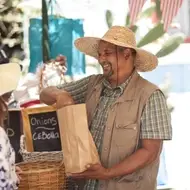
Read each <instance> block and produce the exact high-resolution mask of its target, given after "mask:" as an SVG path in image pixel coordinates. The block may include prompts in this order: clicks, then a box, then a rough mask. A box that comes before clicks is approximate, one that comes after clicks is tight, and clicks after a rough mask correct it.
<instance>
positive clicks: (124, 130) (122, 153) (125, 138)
mask: <svg viewBox="0 0 190 190" xmlns="http://www.w3.org/2000/svg"><path fill="white" fill-rule="evenodd" d="M137 136H138V125H137V124H136V123H130V124H118V125H117V126H116V129H115V135H114V141H115V144H116V147H117V157H118V158H119V161H122V160H123V159H125V158H126V157H127V156H129V155H131V154H132V153H133V152H134V150H135V148H136V143H137Z"/></svg>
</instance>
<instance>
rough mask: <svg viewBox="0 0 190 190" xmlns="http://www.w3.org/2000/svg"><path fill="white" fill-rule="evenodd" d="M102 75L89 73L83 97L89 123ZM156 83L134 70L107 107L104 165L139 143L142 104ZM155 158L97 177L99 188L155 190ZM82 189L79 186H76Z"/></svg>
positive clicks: (102, 159)
mask: <svg viewBox="0 0 190 190" xmlns="http://www.w3.org/2000/svg"><path fill="white" fill-rule="evenodd" d="M102 79H103V77H102V75H96V76H93V77H92V78H91V80H90V82H89V88H88V93H87V98H86V106H87V114H88V122H89V126H90V124H91V120H92V114H93V113H94V111H95V109H96V106H97V104H98V101H99V98H100V94H101V91H102V82H101V81H102ZM157 89H158V87H157V86H155V85H153V84H152V83H150V82H148V81H147V80H145V79H143V78H142V77H141V76H140V75H139V74H138V73H137V72H136V71H135V73H134V75H133V76H132V78H131V80H130V82H129V84H128V85H127V87H126V89H125V91H124V93H123V95H122V96H120V97H119V98H118V99H117V101H116V102H115V103H114V104H113V105H112V106H111V107H110V108H109V109H110V110H109V113H108V119H107V122H106V126H105V132H104V138H103V147H102V153H101V155H100V158H101V162H102V165H103V166H104V167H112V166H113V165H115V164H118V163H120V162H121V161H122V160H124V159H125V158H126V157H127V156H130V155H131V154H133V153H134V152H135V151H136V150H137V149H138V148H139V147H140V141H139V134H140V120H141V115H142V112H143V109H144V107H145V104H146V102H147V100H148V99H149V97H150V96H151V94H152V93H153V92H154V91H155V90H157ZM158 167H159V159H157V160H156V161H155V162H154V163H152V164H151V165H149V166H147V167H145V168H143V169H141V170H139V171H137V172H135V173H133V174H129V175H126V176H121V177H117V178H114V179H111V180H107V181H104V180H102V181H100V183H99V184H100V186H99V189H100V190H155V189H156V179H157V173H158ZM79 189H82V188H79Z"/></svg>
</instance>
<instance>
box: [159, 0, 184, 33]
mask: <svg viewBox="0 0 190 190" xmlns="http://www.w3.org/2000/svg"><path fill="white" fill-rule="evenodd" d="M182 2H183V0H160V9H161V11H162V20H163V22H164V30H165V31H167V29H168V27H169V25H170V24H171V22H172V20H173V18H174V17H175V16H176V15H177V12H178V10H179V8H180V7H181V5H182Z"/></svg>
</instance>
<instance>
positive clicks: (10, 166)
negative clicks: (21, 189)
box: [0, 63, 22, 190]
mask: <svg viewBox="0 0 190 190" xmlns="http://www.w3.org/2000/svg"><path fill="white" fill-rule="evenodd" d="M20 76H21V69H20V66H19V64H16V63H6V64H5V63H3V64H0V189H4V190H12V189H18V184H19V182H20V177H19V174H20V173H21V172H22V171H21V169H20V168H19V167H16V166H15V152H14V150H13V148H12V146H11V144H10V141H9V138H8V136H7V134H6V132H5V129H4V119H5V117H6V116H7V114H8V107H7V103H6V102H8V100H9V97H10V96H11V93H12V91H13V90H15V88H16V87H17V84H18V82H19V79H20Z"/></svg>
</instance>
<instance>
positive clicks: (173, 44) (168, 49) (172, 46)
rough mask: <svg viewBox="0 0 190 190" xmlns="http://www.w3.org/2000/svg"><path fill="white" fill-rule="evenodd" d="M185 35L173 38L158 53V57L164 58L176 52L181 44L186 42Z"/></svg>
mask: <svg viewBox="0 0 190 190" xmlns="http://www.w3.org/2000/svg"><path fill="white" fill-rule="evenodd" d="M184 39H185V35H184V34H181V33H180V34H175V35H173V36H171V37H170V38H169V39H168V40H167V41H166V42H165V43H164V44H163V46H162V48H161V49H160V50H159V51H158V52H157V53H156V56H157V57H164V56H166V55H168V54H170V53H172V52H173V51H174V50H176V49H177V48H178V47H179V46H180V44H181V43H183V42H184Z"/></svg>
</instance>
